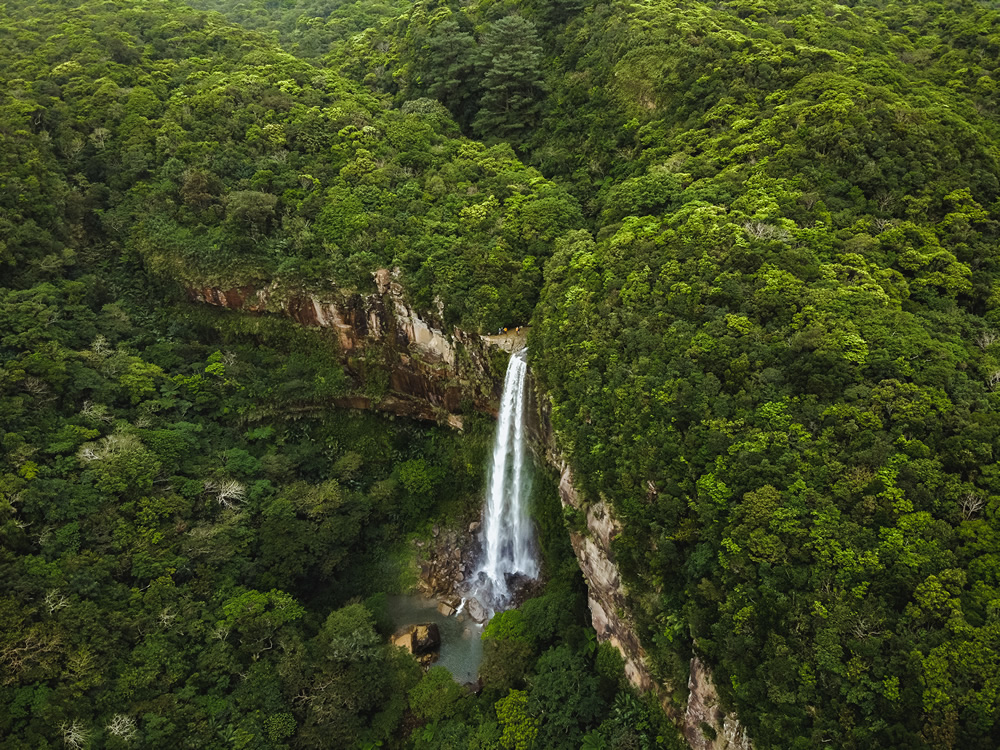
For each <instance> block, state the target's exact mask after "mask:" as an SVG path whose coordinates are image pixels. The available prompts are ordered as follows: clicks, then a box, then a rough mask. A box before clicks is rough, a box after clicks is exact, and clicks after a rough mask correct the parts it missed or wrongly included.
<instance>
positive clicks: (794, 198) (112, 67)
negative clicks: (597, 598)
mask: <svg viewBox="0 0 1000 750" xmlns="http://www.w3.org/2000/svg"><path fill="white" fill-rule="evenodd" d="M195 4H196V5H197V6H198V8H199V10H194V9H191V8H188V7H185V6H184V5H181V4H179V3H176V2H166V1H164V0H152V1H150V2H129V1H128V0H115V1H113V2H112V1H111V0H108V1H105V2H99V1H97V0H93V1H88V2H69V1H68V0H66V1H64V2H49V3H28V2H26V1H25V0H9V1H8V2H7V3H5V4H4V5H3V6H0V63H2V64H0V138H2V143H3V149H2V154H0V160H2V162H0V186H2V189H0V283H2V288H0V337H2V338H0V427H2V430H0V448H2V453H0V538H2V540H3V548H2V552H0V554H2V557H0V568H2V573H3V577H4V581H5V584H4V587H3V590H2V593H3V596H2V598H0V608H2V613H3V614H2V619H3V622H4V623H5V628H4V632H3V633H2V634H0V637H2V639H3V642H2V643H0V672H2V673H3V675H4V676H3V678H2V683H3V684H2V685H0V703H2V704H3V706H4V709H3V713H0V735H2V736H4V739H5V742H8V743H9V744H11V746H12V747H39V746H46V743H47V744H48V745H49V746H55V745H56V744H60V743H62V744H65V745H69V746H80V747H82V746H84V745H85V744H86V742H87V741H89V742H91V743H93V744H94V745H95V746H106V747H125V746H128V744H129V742H138V743H139V744H143V743H145V744H146V745H165V744H171V743H172V744H177V745H180V746H190V747H215V746H219V747H223V746H226V747H228V746H239V747H276V748H277V747H285V746H295V747H313V746H322V744H323V742H324V741H333V740H332V739H331V738H334V737H335V738H336V741H337V742H338V743H356V742H357V743H370V744H369V746H374V743H377V742H385V743H389V744H390V745H391V746H395V745H400V746H404V745H406V744H407V743H409V744H410V745H412V746H414V747H455V748H459V747H460V748H493V747H502V748H505V749H509V748H515V747H516V748H528V747H532V746H533V747H536V748H541V747H544V748H554V747H579V746H580V745H581V743H587V745H588V746H590V747H614V748H631V747H647V746H653V745H655V744H656V743H657V742H659V743H661V744H663V743H668V742H673V741H674V740H673V739H672V737H673V735H672V734H671V733H670V731H669V729H668V728H667V727H666V726H665V725H664V724H662V723H661V722H662V716H661V715H658V714H657V713H656V711H653V710H651V708H650V705H649V704H644V703H642V702H640V701H637V700H636V699H634V698H633V697H632V696H630V695H629V694H628V692H627V691H623V690H621V689H620V688H621V664H620V662H616V658H617V653H616V652H615V651H614V650H613V649H610V647H607V646H602V647H601V648H597V647H596V646H595V644H594V643H593V642H592V641H591V640H589V639H588V637H587V635H586V631H585V630H584V629H583V628H582V627H581V626H580V622H581V619H580V618H581V616H582V599H581V588H580V582H579V577H578V574H576V575H575V574H574V573H573V570H572V568H573V560H572V558H571V557H569V556H568V555H567V552H566V549H565V539H564V538H563V535H562V533H561V523H562V520H563V519H561V518H559V516H558V510H557V509H554V508H552V507H548V508H547V510H544V511H542V512H541V514H540V516H539V519H538V522H539V524H540V526H541V527H542V529H543V531H544V532H545V533H544V539H545V543H546V545H552V549H550V550H548V553H547V563H548V568H549V573H550V574H551V583H550V584H549V587H548V589H547V590H546V594H545V595H544V596H543V597H541V598H540V599H537V600H532V601H531V602H528V603H526V604H525V605H524V606H523V607H522V608H520V609H517V610H512V611H511V612H510V613H505V614H504V615H502V616H500V617H498V618H497V619H496V620H494V622H493V623H491V625H490V626H489V628H488V629H487V634H486V635H487V643H488V646H487V660H486V663H485V664H484V667H483V678H484V682H485V686H486V687H485V689H484V691H483V695H482V696H480V697H479V698H474V697H470V696H468V695H466V694H464V693H463V692H462V691H460V690H459V689H458V686H456V685H454V684H453V683H450V680H449V678H448V677H447V675H445V674H443V673H442V672H440V671H439V670H432V671H431V672H428V673H427V674H426V675H424V676H423V677H421V675H420V673H419V670H418V669H417V668H416V666H415V664H413V662H412V661H411V660H409V659H408V657H407V658H406V659H403V658H402V657H400V656H399V654H398V653H396V652H395V651H393V650H392V649H391V648H389V647H387V646H385V645H384V638H383V636H384V635H385V628H386V627H387V626H386V624H385V622H384V608H383V606H382V604H381V603H380V600H379V598H378V596H377V593H378V592H381V591H386V590H388V589H391V588H393V587H394V586H398V585H399V578H400V575H401V573H400V570H399V569H400V568H402V567H405V564H404V562H403V561H404V560H405V553H404V552H403V551H402V550H401V548H399V547H398V546H397V545H395V544H394V541H395V540H398V539H400V538H401V537H405V536H406V535H407V534H414V533H417V534H419V533H423V532H426V523H427V521H428V519H429V518H431V517H441V518H463V517H465V516H467V515H468V514H470V513H474V512H475V507H476V503H477V502H478V500H477V493H478V491H479V473H480V469H481V463H482V452H483V448H484V443H485V440H486V436H487V433H488V428H487V425H486V424H485V422H477V421H476V420H472V422H470V427H469V429H468V430H467V431H466V433H465V434H463V435H461V436H459V435H455V434H450V433H445V432H441V431H439V430H437V429H434V428H423V427H417V426H414V425H409V424H404V423H402V422H395V423H388V422H384V421H380V420H379V419H378V418H376V417H373V416H364V417H362V416H358V415H354V414H349V413H344V412H338V411H336V410H334V409H333V408H332V406H331V405H332V402H333V399H335V398H337V397H338V396H342V395H344V394H345V393H348V392H349V391H350V389H351V387H352V384H351V383H350V379H349V378H348V376H347V375H346V374H345V372H344V371H343V370H342V368H341V366H340V365H339V363H338V360H337V357H336V343H335V341H333V340H332V339H331V337H328V336H327V335H326V334H325V333H323V332H322V331H315V330H304V329H301V328H298V327H296V326H294V325H293V324H291V323H290V322H287V321H281V320H279V319H277V318H270V317H266V316H264V317H254V318H245V317H240V316H232V315H226V314H216V313H210V312H206V311H204V310H197V309H193V308H190V307H188V306H185V305H183V304H181V303H180V300H181V299H183V290H184V287H191V286H198V285H224V286H226V287H232V286H236V285H240V284H257V283H270V282H273V281H277V282H280V284H281V285H283V286H282V287H281V288H287V289H327V288H334V287H336V288H340V289H349V290H353V289H358V290H365V289H368V288H369V287H370V286H371V284H372V280H371V273H372V271H374V270H375V269H377V268H386V267H389V268H399V269H400V278H401V280H402V282H403V286H404V288H405V292H406V294H407V296H408V298H409V300H410V301H411V303H412V304H413V305H414V307H415V308H416V309H418V310H420V311H422V312H423V313H424V314H425V315H427V316H428V319H431V320H436V321H438V322H440V323H441V324H442V325H444V324H448V325H456V324H457V325H460V326H462V327H464V328H465V329H468V330H473V331H475V330H478V331H485V330H491V329H495V328H496V327H497V326H500V325H506V324H508V323H514V324H517V323H522V324H523V323H525V322H527V321H529V320H531V321H532V322H533V327H532V330H531V333H530V339H529V343H530V350H531V358H532V366H533V370H534V373H535V375H536V378H537V382H538V385H539V389H540V391H541V392H542V394H543V396H544V397H545V399H547V400H549V401H550V402H551V407H552V410H551V422H552V426H553V428H554V430H555V432H556V436H557V438H558V442H559V445H560V448H561V449H562V451H563V452H564V454H565V456H566V457H567V459H568V460H569V462H570V464H571V466H572V468H573V471H574V475H575V477H576V480H577V482H578V484H579V488H580V490H581V491H582V493H583V495H584V496H585V497H587V498H590V499H591V500H598V499H601V500H606V501H608V502H609V503H610V505H611V506H612V507H613V509H614V511H615V514H616V516H617V518H618V520H619V521H620V522H621V524H622V532H621V533H620V534H619V535H618V537H617V538H616V540H615V543H614V551H615V556H616V559H617V563H618V565H619V567H620V569H621V572H622V576H623V581H624V584H625V589H626V590H627V593H628V599H629V607H630V610H631V614H632V616H633V618H634V620H635V622H636V624H637V627H638V629H639V635H640V637H641V640H642V642H643V645H644V647H645V649H646V652H647V655H648V662H649V663H648V666H649V668H650V669H651V670H652V672H653V673H654V675H655V676H656V677H657V678H658V679H659V680H661V681H662V682H664V683H667V684H670V685H672V686H673V687H674V691H673V693H672V698H671V700H673V701H674V702H675V704H676V705H675V706H674V707H675V708H678V707H682V705H683V702H684V698H685V686H686V684H687V670H688V664H689V660H690V658H691V656H692V655H695V654H697V655H698V656H699V657H700V658H702V659H703V660H704V661H705V662H706V663H707V664H709V665H710V666H711V667H712V668H713V670H714V673H715V678H716V679H715V682H716V685H717V688H718V690H719V693H720V695H721V698H722V701H723V704H724V707H725V708H726V709H727V710H734V711H735V712H736V713H737V714H738V716H739V717H740V720H741V722H742V723H743V724H744V726H745V727H746V728H747V730H748V732H749V736H750V738H751V739H752V740H753V742H754V744H755V746H756V747H758V748H792V747H802V748H805V747H815V746H821V745H829V744H833V745H834V746H838V747H856V748H868V747H898V748H912V747H928V748H948V747H956V748H957V747H990V746H994V745H996V744H997V743H998V742H1000V703H998V701H997V699H996V696H997V694H998V691H1000V656H998V654H1000V561H998V559H997V549H998V544H1000V536H998V533H1000V463H998V459H1000V456H998V455H997V450H998V446H1000V412H998V407H1000V287H998V273H1000V268H998V262H1000V109H998V107H1000V104H998V102H1000V98H998V94H1000V69H998V66H1000V12H998V10H997V7H996V3H995V2H973V1H972V0H968V1H966V0H952V1H949V2H942V3H934V2H909V3H896V2H868V1H867V0H859V1H858V2H854V3H850V4H835V3H832V2H826V1H825V0H824V1H823V2H810V3H805V2H802V1H801V0H761V1H760V2H754V1H747V0H739V1H735V0H734V1H733V2H720V3H712V4H707V3H699V2H687V1H683V0H681V1H668V0H662V1H659V2H649V3H631V2H624V1H623V0H617V1H614V2H608V3H591V2H587V1H586V0H523V1H522V2H515V1H514V0H505V1H504V2H498V1H493V2H491V1H490V0H482V1H481V2H477V3H468V4H462V3H449V2H438V1H437V0H435V1H434V2H431V1H430V0H421V1H420V2H416V3H412V4H406V5H403V4H394V3H390V2H374V1H373V2H355V3H344V4H340V5H336V6H332V5H327V4H318V3H314V2H306V1H305V0H285V1H283V2H272V0H244V1H242V2H239V3H236V2H229V0H199V1H198V2H197V3H195ZM234 24H240V25H234ZM471 138H477V139H479V140H478V141H477V140H470V139H471ZM543 494H544V493H543ZM549 500H550V501H551V497H549ZM540 504H541V505H542V506H544V502H543V501H540ZM565 521H566V522H567V523H568V525H569V526H570V527H572V528H576V529H579V528H580V526H581V524H580V519H578V518H574V517H573V514H572V513H569V514H567V518H566V519H565ZM8 623H9V626H8ZM591 635H592V634H591ZM330 686H333V687H330ZM592 696H594V698H593V699H592V698H591V697H592ZM404 727H405V731H404V730H403V729H401V728H404ZM705 731H706V733H707V734H710V733H711V730H710V728H706V730H705ZM668 738H671V739H668ZM73 743H76V745H74V744H73ZM393 743H395V744H393ZM345 746H346V745H345Z"/></svg>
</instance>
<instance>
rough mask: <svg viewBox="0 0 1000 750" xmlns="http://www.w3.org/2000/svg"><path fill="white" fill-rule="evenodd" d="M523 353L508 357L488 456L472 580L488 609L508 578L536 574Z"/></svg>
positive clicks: (503, 600)
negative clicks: (479, 557)
mask: <svg viewBox="0 0 1000 750" xmlns="http://www.w3.org/2000/svg"><path fill="white" fill-rule="evenodd" d="M527 352H528V350H527V349H522V350H521V351H519V352H517V353H516V354H514V355H512V356H511V358H510V363H509V364H508V365H507V374H506V376H505V377H504V383H503V396H502V397H501V400H500V415H499V418H498V419H497V431H496V437H495V438H494V443H493V457H492V460H491V463H490V468H489V472H488V474H487V476H486V487H487V489H486V512H485V518H484V523H483V555H482V560H481V561H480V564H479V571H478V575H477V576H476V580H477V581H478V584H479V591H478V592H477V598H479V599H480V601H482V603H483V604H484V605H485V606H486V607H487V608H489V609H490V610H493V611H496V610H497V609H499V608H501V607H503V606H504V605H506V604H508V603H509V601H510V596H511V592H510V588H509V582H508V578H509V577H510V576H517V575H522V576H525V577H527V578H536V577H537V576H538V560H537V559H536V557H535V549H534V539H533V535H532V528H531V520H530V519H529V518H528V508H527V503H528V496H529V495H530V494H531V471H530V467H527V466H526V464H525V462H526V460H530V459H528V457H527V455H526V453H527V451H526V450H525V441H524V402H525V388H524V386H525V380H526V375H527V372H528V363H527V359H526V355H527Z"/></svg>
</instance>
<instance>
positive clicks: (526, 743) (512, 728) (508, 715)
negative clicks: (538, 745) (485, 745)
mask: <svg viewBox="0 0 1000 750" xmlns="http://www.w3.org/2000/svg"><path fill="white" fill-rule="evenodd" d="M496 710H497V718H498V719H499V720H500V725H501V726H502V727H503V736H502V737H501V738H500V743H501V745H503V747H504V750H530V748H531V746H532V745H533V744H534V742H535V738H536V737H538V719H536V718H535V717H533V716H531V715H530V714H529V713H528V695H527V693H525V692H524V691H523V690H511V691H510V693H509V694H508V695H507V697H506V698H501V699H500V700H498V701H497V703H496Z"/></svg>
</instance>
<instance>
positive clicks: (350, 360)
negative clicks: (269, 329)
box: [188, 269, 506, 429]
mask: <svg viewBox="0 0 1000 750" xmlns="http://www.w3.org/2000/svg"><path fill="white" fill-rule="evenodd" d="M374 281H375V286H376V291H375V292H373V293H369V294H358V293H352V294H344V293H342V292H341V291H339V290H337V289H333V288H331V289H329V290H327V291H324V292H306V291H302V290H297V289H291V288H288V287H285V286H283V285H281V284H279V283H277V282H274V283H271V284H267V285H258V286H254V285H243V286H238V287H233V288H230V289H221V288H218V287H204V288H191V289H188V296H189V298H190V299H191V300H192V301H195V302H202V303H205V304H209V305H214V306H216V307H224V308H227V309H230V310H239V311H242V312H244V313H248V314H252V315H262V314H278V315H284V316H286V317H289V318H291V319H292V320H295V321H296V322H298V323H300V324H301V325H303V326H306V327H311V328H322V329H327V330H330V331H332V332H334V333H335V335H336V341H337V348H338V351H339V355H340V359H341V361H342V363H343V365H344V367H345V369H346V370H347V372H348V374H349V375H350V376H351V377H352V379H353V381H354V383H355V388H354V391H355V392H354V394H352V395H350V396H345V397H343V398H340V399H337V400H336V403H337V405H339V406H343V407H348V408H358V409H375V410H378V411H384V412H390V413H392V414H397V415H400V416H406V417H413V418H417V419H427V420H433V421H437V422H442V423H447V424H449V425H451V426H452V427H456V428H458V429H461V427H462V417H461V414H462V411H463V409H465V408H472V409H475V410H477V411H481V412H485V413H489V414H495V413H496V407H495V404H496V401H497V399H498V398H499V396H500V392H499V391H500V387H501V385H502V382H503V374H502V373H500V374H499V375H498V374H497V373H494V372H493V368H492V365H491V359H490V356H489V349H490V348H491V347H494V346H498V347H503V344H504V343H505V342H506V338H503V337H488V338H497V339H500V341H497V342H494V341H489V340H487V339H486V338H483V337H480V336H479V335H477V334H474V333H469V332H466V331H462V330H461V329H458V328H453V329H452V330H450V331H445V330H444V329H443V327H442V326H441V324H440V323H439V322H437V321H432V320H428V319H426V318H425V317H422V316H421V315H420V314H418V313H417V312H416V311H415V310H414V309H413V308H412V307H411V306H410V305H409V304H408V302H407V301H406V296H405V294H404V291H403V288H402V286H401V285H400V284H399V282H398V280H397V278H396V276H395V275H394V274H393V273H392V272H390V271H388V270H386V269H382V270H379V271H377V272H376V273H375V274H374ZM503 348H506V347H503ZM372 369H375V370H378V371H379V372H380V373H382V374H385V373H388V383H387V384H386V387H385V388H384V392H383V393H381V394H380V395H378V396H376V397H373V396H371V395H369V394H368V393H366V392H365V388H364V386H365V384H366V382H367V381H368V378H367V377H366V376H367V375H368V373H369V372H370V371H371V370H372ZM369 390H370V389H369Z"/></svg>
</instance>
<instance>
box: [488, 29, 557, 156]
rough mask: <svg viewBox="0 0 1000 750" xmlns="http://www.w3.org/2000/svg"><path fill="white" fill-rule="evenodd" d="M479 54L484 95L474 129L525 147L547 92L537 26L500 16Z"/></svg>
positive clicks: (489, 136)
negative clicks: (482, 71)
mask: <svg viewBox="0 0 1000 750" xmlns="http://www.w3.org/2000/svg"><path fill="white" fill-rule="evenodd" d="M480 55H481V57H480V60H481V62H480V65H481V67H482V68H483V70H484V73H483V96H482V99H481V100H480V102H479V113H478V114H477V115H476V118H475V121H474V123H473V126H474V128H475V131H476V132H477V133H478V134H479V135H480V136H482V137H484V138H490V139H492V138H503V139H505V140H508V141H510V142H512V143H514V144H519V143H523V142H524V140H525V139H526V138H527V137H528V135H529V134H530V132H531V130H532V129H533V128H534V127H535V125H537V123H538V121H539V118H540V117H541V112H542V97H543V95H544V93H545V81H544V79H543V77H542V70H541V55H542V46H541V44H540V43H539V41H538V32H537V31H536V30H535V25H534V24H533V23H531V21H529V20H527V19H526V18H522V17H521V16H517V15H513V16H506V17H505V18H501V19H500V20H499V21H497V22H496V23H494V24H493V26H492V27H491V28H490V30H489V31H488V32H487V33H486V37H485V38H484V40H483V46H482V49H481V52H480Z"/></svg>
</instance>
